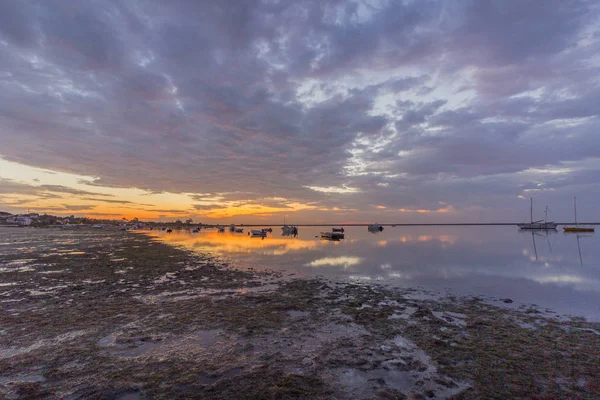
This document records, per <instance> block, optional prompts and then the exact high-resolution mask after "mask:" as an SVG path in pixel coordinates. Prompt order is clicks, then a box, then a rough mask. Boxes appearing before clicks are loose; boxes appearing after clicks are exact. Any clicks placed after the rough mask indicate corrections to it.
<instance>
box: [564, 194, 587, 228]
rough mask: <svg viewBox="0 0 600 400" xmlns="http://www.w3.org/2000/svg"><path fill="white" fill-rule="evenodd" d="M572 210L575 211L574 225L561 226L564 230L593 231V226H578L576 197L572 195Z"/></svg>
mask: <svg viewBox="0 0 600 400" xmlns="http://www.w3.org/2000/svg"><path fill="white" fill-rule="evenodd" d="M573 210H574V211H575V226H565V227H563V229H564V231H565V232H594V228H590V227H584V226H579V225H578V224H577V198H575V197H573Z"/></svg>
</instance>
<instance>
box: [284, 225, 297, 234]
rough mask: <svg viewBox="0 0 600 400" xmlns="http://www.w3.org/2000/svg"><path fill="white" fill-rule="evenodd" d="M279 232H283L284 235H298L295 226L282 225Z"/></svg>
mask: <svg viewBox="0 0 600 400" xmlns="http://www.w3.org/2000/svg"><path fill="white" fill-rule="evenodd" d="M281 230H282V231H283V234H284V235H297V234H298V228H297V227H295V226H290V225H284V226H282V227H281Z"/></svg>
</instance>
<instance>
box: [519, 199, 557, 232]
mask: <svg viewBox="0 0 600 400" xmlns="http://www.w3.org/2000/svg"><path fill="white" fill-rule="evenodd" d="M530 201H531V205H530V207H529V213H530V215H531V222H526V223H524V224H518V226H519V228H521V229H556V222H548V221H547V218H548V206H546V212H545V218H544V220H543V221H542V220H539V221H534V220H533V197H531V198H530Z"/></svg>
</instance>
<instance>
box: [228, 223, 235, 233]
mask: <svg viewBox="0 0 600 400" xmlns="http://www.w3.org/2000/svg"><path fill="white" fill-rule="evenodd" d="M229 232H235V225H233V224H231V225H229Z"/></svg>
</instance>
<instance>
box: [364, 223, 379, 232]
mask: <svg viewBox="0 0 600 400" xmlns="http://www.w3.org/2000/svg"><path fill="white" fill-rule="evenodd" d="M367 230H368V231H369V232H381V231H383V226H381V225H379V224H371V225H368V226H367Z"/></svg>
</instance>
